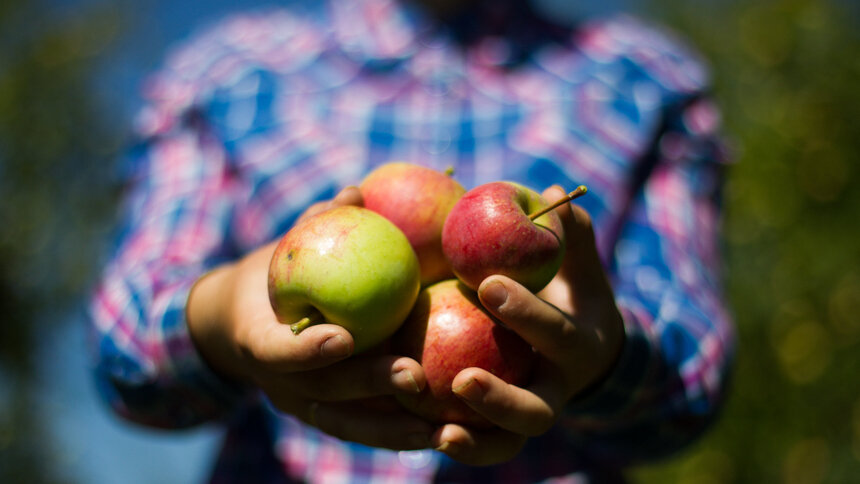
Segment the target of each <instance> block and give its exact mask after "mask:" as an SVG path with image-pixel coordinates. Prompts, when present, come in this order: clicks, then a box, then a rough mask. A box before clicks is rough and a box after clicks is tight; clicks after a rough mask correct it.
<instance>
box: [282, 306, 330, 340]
mask: <svg viewBox="0 0 860 484" xmlns="http://www.w3.org/2000/svg"><path fill="white" fill-rule="evenodd" d="M322 322H325V318H323V315H322V314H320V313H319V311H314V313H313V314H311V315H310V316H305V317H303V318H302V319H300V320H298V321H296V322H295V323H293V324H291V325H290V329H291V330H292V331H293V334H296V335H297V334H299V333H301V332H302V331H304V330H305V329H307V327H308V326H313V325H315V324H319V323H322Z"/></svg>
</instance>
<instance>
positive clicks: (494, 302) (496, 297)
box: [481, 281, 508, 308]
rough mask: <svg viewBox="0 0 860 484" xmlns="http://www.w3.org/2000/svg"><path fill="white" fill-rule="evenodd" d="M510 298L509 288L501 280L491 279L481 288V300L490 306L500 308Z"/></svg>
mask: <svg viewBox="0 0 860 484" xmlns="http://www.w3.org/2000/svg"><path fill="white" fill-rule="evenodd" d="M507 300H508V290H507V289H505V286H504V284H502V283H501V282H499V281H490V282H488V283H487V284H486V285H485V286H484V289H483V290H481V301H483V302H484V304H486V305H487V306H489V307H492V308H499V307H501V306H502V305H503V304H505V302H507Z"/></svg>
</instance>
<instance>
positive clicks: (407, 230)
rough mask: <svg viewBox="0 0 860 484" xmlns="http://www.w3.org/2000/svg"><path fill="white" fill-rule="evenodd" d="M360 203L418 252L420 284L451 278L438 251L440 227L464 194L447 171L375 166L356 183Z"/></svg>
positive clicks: (413, 166) (409, 165) (408, 165)
mask: <svg viewBox="0 0 860 484" xmlns="http://www.w3.org/2000/svg"><path fill="white" fill-rule="evenodd" d="M359 189H360V190H361V195H362V197H363V198H364V206H365V207H366V208H368V209H370V210H373V211H374V212H376V213H379V214H381V215H382V216H384V217H385V218H387V219H388V220H390V221H391V222H393V223H394V225H396V226H397V227H398V228H399V229H400V230H402V231H403V233H404V234H406V238H407V239H409V243H410V244H412V248H413V249H414V250H415V253H416V254H417V255H418V262H419V264H420V266H421V282H422V284H424V285H427V284H430V283H433V282H437V281H441V280H442V279H449V278H453V277H454V273H453V272H452V270H451V265H450V264H449V263H448V261H447V260H446V259H445V255H444V254H443V253H442V226H443V225H444V224H445V218H446V217H447V216H448V212H450V211H451V207H453V206H454V204H455V203H457V200H459V199H460V197H462V196H463V194H464V193H466V189H465V188H463V186H462V185H460V183H458V182H457V181H456V180H454V178H452V177H451V175H450V174H447V173H442V172H440V171H436V170H433V169H431V168H427V167H424V166H420V165H416V164H412V163H405V162H392V163H386V164H384V165H381V166H379V167H378V168H376V169H375V170H373V171H372V172H370V174H368V175H367V176H366V177H365V178H364V180H362V182H361V185H360V186H359Z"/></svg>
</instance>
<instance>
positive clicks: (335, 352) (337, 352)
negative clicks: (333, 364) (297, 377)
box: [320, 334, 351, 358]
mask: <svg viewBox="0 0 860 484" xmlns="http://www.w3.org/2000/svg"><path fill="white" fill-rule="evenodd" d="M350 351H351V348H350V347H349V343H347V342H346V339H344V337H343V336H341V335H339V334H338V335H335V336H332V337H331V338H329V339H327V340H325V341H324V342H323V344H322V346H320V354H321V355H322V356H324V357H326V358H343V357H344V356H349V353H350Z"/></svg>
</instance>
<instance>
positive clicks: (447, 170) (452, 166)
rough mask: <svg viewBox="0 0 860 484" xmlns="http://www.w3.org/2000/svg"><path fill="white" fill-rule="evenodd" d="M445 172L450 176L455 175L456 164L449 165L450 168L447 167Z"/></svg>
mask: <svg viewBox="0 0 860 484" xmlns="http://www.w3.org/2000/svg"><path fill="white" fill-rule="evenodd" d="M445 174H446V175H447V176H448V177H452V176H454V165H448V168H445Z"/></svg>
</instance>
